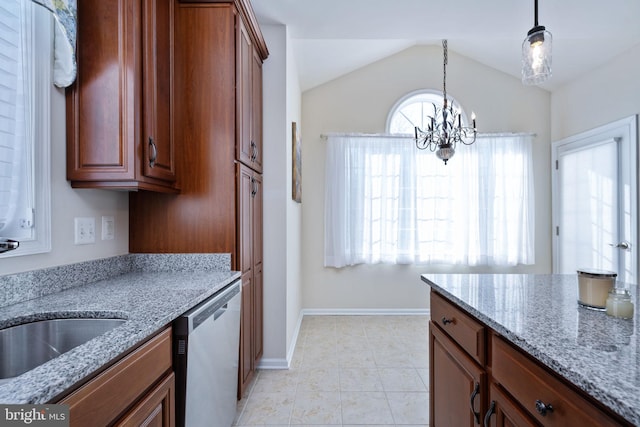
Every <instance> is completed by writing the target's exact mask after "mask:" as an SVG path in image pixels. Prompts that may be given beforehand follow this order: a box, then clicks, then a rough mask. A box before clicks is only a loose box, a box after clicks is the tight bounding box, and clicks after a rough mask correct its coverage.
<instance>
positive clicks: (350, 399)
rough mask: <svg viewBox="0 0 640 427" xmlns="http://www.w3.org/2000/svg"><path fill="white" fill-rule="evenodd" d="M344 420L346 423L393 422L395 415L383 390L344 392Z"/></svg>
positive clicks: (342, 395)
mask: <svg viewBox="0 0 640 427" xmlns="http://www.w3.org/2000/svg"><path fill="white" fill-rule="evenodd" d="M341 397H342V422H343V423H346V424H392V423H393V417H392V416H391V409H390V408H389V404H388V402H387V397H386V395H385V394H384V393H382V392H342V394H341Z"/></svg>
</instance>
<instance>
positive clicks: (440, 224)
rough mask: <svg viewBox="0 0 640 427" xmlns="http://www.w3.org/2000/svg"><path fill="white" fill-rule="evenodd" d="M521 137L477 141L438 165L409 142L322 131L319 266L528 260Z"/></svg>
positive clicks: (527, 155) (528, 181) (528, 192)
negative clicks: (324, 139) (325, 134)
mask: <svg viewBox="0 0 640 427" xmlns="http://www.w3.org/2000/svg"><path fill="white" fill-rule="evenodd" d="M531 144H532V137H531V136H530V135H520V134H518V135H514V134H507V135H486V136H482V137H478V140H477V142H476V143H475V144H473V145H471V146H459V147H458V149H457V152H456V154H455V156H454V157H453V158H452V159H451V160H450V161H449V162H448V164H447V165H445V164H444V163H443V162H442V161H441V160H439V159H438V158H437V157H436V156H435V154H434V153H432V152H431V151H429V150H424V151H421V150H418V149H417V148H416V146H415V144H414V142H413V139H411V138H406V137H398V136H382V135H329V136H328V137H327V142H326V173H325V242H324V243H325V260H324V264H325V266H328V267H344V266H347V265H354V264H361V263H367V264H374V263H380V262H383V263H393V264H427V263H432V264H463V265H517V264H533V263H534V262H535V260H534V232H535V230H534V214H533V212H534V211H533V204H534V201H533V197H534V192H533V167H532V159H531Z"/></svg>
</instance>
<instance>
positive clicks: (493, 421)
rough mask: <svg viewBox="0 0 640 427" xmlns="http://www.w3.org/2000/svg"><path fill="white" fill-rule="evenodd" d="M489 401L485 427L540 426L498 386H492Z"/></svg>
mask: <svg viewBox="0 0 640 427" xmlns="http://www.w3.org/2000/svg"><path fill="white" fill-rule="evenodd" d="M489 401H490V403H489V409H488V410H487V413H486V414H485V416H484V427H490V426H491V427H536V426H537V425H538V424H537V423H536V422H535V421H533V420H532V419H531V418H530V417H529V415H527V413H526V412H524V411H523V410H522V409H520V407H519V406H518V404H517V403H515V402H514V401H512V400H511V398H509V397H508V396H507V395H506V394H504V393H503V392H502V389H501V388H500V386H497V385H496V384H491V388H490V390H489Z"/></svg>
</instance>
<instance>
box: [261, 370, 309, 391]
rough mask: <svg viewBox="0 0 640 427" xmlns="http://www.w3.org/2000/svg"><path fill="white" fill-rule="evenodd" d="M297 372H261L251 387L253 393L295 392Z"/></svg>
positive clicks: (298, 372)
mask: <svg viewBox="0 0 640 427" xmlns="http://www.w3.org/2000/svg"><path fill="white" fill-rule="evenodd" d="M299 374H300V371H299V370H296V369H287V370H280V369H278V370H275V369H274V370H261V371H259V372H258V377H257V378H256V380H255V384H254V385H253V392H268V393H276V392H295V390H296V387H297V385H298V376H299Z"/></svg>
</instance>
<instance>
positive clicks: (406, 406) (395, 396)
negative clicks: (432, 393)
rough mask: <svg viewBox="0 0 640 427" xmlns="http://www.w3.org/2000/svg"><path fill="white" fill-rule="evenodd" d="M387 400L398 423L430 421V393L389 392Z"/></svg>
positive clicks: (426, 422)
mask: <svg viewBox="0 0 640 427" xmlns="http://www.w3.org/2000/svg"><path fill="white" fill-rule="evenodd" d="M387 400H388V401H389V407H390V408H391V413H392V415H393V420H394V421H395V423H396V425H399V424H428V423H429V393H403V392H398V393H396V392H387Z"/></svg>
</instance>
